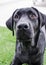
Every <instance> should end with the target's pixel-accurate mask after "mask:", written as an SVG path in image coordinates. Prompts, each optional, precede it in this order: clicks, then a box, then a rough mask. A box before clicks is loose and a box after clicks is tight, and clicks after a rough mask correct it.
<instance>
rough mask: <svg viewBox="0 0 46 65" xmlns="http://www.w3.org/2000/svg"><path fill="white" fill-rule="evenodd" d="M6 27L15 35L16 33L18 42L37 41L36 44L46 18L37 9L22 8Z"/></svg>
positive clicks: (15, 13) (14, 14)
mask: <svg viewBox="0 0 46 65" xmlns="http://www.w3.org/2000/svg"><path fill="white" fill-rule="evenodd" d="M6 25H7V27H8V28H9V29H10V30H12V31H13V35H14V31H16V38H17V40H19V41H28V40H30V41H31V40H33V41H34V40H35V39H36V40H35V42H37V40H38V36H39V32H40V29H41V27H42V26H43V25H44V18H43V15H42V14H41V13H40V12H39V11H38V10H37V9H36V8H33V7H32V8H22V9H17V10H16V11H15V12H14V13H13V15H12V17H11V18H10V19H9V20H8V21H7V22H6ZM32 45H34V43H33V44H32Z"/></svg>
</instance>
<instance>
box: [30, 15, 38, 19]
mask: <svg viewBox="0 0 46 65" xmlns="http://www.w3.org/2000/svg"><path fill="white" fill-rule="evenodd" d="M29 17H30V18H31V19H37V16H35V15H33V14H30V15H29Z"/></svg>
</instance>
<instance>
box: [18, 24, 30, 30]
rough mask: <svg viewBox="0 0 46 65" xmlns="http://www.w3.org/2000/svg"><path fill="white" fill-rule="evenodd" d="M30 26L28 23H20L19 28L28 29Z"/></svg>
mask: <svg viewBox="0 0 46 65" xmlns="http://www.w3.org/2000/svg"><path fill="white" fill-rule="evenodd" d="M28 27H29V26H28V25H27V24H20V25H18V29H19V30H21V29H25V30H26V29H28Z"/></svg>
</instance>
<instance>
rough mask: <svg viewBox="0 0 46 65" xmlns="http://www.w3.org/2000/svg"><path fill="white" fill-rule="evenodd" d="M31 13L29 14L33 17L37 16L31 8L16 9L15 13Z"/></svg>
mask: <svg viewBox="0 0 46 65" xmlns="http://www.w3.org/2000/svg"><path fill="white" fill-rule="evenodd" d="M29 11H30V12H31V13H34V14H35V15H38V13H37V11H36V10H34V9H33V8H21V9H18V11H17V12H21V13H27V12H29Z"/></svg>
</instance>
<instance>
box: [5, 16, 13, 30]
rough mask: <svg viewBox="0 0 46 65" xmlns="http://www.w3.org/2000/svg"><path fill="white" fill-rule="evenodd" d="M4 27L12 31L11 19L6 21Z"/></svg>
mask: <svg viewBox="0 0 46 65" xmlns="http://www.w3.org/2000/svg"><path fill="white" fill-rule="evenodd" d="M6 26H7V27H8V28H9V29H10V30H11V31H12V17H10V18H9V19H8V20H7V21H6Z"/></svg>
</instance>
